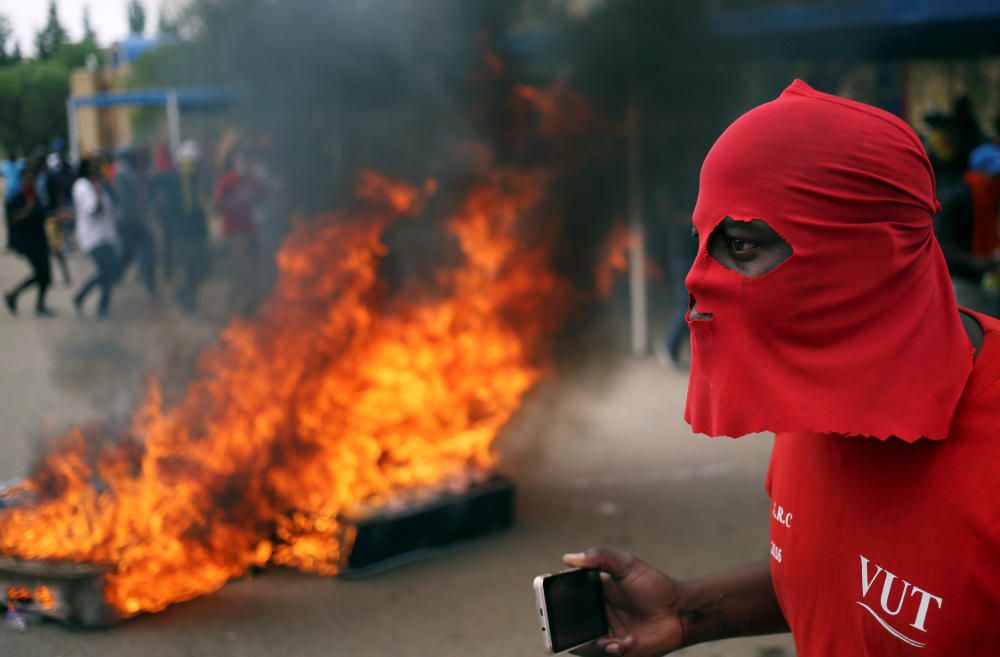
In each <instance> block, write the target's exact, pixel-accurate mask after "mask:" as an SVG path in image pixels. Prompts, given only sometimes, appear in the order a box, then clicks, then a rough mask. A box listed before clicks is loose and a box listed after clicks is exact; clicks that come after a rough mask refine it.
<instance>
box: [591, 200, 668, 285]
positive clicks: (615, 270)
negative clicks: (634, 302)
mask: <svg viewBox="0 0 1000 657" xmlns="http://www.w3.org/2000/svg"><path fill="white" fill-rule="evenodd" d="M634 239H635V236H634V235H633V234H632V231H630V230H629V229H628V228H627V227H626V226H625V222H623V221H621V220H620V219H619V220H618V221H616V222H615V224H614V225H613V226H612V227H611V231H610V232H608V235H607V237H606V238H605V239H604V244H602V245H601V251H600V259H599V261H598V263H597V270H596V273H595V286H596V287H597V294H598V295H599V296H600V297H602V298H606V297H608V296H610V295H611V288H612V286H613V284H614V281H615V276H616V275H617V274H620V273H621V272H624V271H626V270H628V264H629V261H628V259H629V250H630V249H631V248H632V242H633V241H634ZM644 257H645V269H646V278H648V279H651V280H661V279H662V278H663V269H662V268H661V267H660V266H659V265H657V264H656V263H655V262H653V260H652V259H650V257H649V256H648V255H647V256H644Z"/></svg>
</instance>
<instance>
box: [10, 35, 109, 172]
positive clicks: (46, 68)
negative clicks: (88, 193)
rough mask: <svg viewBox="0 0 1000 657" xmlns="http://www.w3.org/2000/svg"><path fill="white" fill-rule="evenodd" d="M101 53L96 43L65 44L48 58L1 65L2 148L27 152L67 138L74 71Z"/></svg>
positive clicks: (22, 60)
mask: <svg viewBox="0 0 1000 657" xmlns="http://www.w3.org/2000/svg"><path fill="white" fill-rule="evenodd" d="M91 54H94V55H97V54H99V50H98V48H97V46H96V45H95V44H93V43H63V44H62V45H61V46H60V47H59V48H58V49H57V50H56V51H54V52H53V53H51V54H50V55H49V56H48V57H47V58H46V59H21V60H19V61H16V62H11V63H9V64H8V65H6V66H2V67H0V147H3V148H5V149H13V150H16V151H20V152H23V153H26V152H29V151H30V150H31V149H32V148H34V147H35V146H39V145H44V144H48V143H49V141H50V140H51V139H52V138H53V137H56V136H62V137H66V98H67V97H68V96H69V76H70V71H71V70H72V69H74V68H77V67H79V66H82V65H83V64H84V63H85V62H86V60H87V58H88V57H89V56H90V55H91Z"/></svg>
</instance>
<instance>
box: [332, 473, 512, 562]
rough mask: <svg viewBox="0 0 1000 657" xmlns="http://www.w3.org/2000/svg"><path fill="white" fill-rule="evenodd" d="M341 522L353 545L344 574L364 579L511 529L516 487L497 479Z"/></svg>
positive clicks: (346, 539)
mask: <svg viewBox="0 0 1000 657" xmlns="http://www.w3.org/2000/svg"><path fill="white" fill-rule="evenodd" d="M342 522H343V527H344V529H343V537H342V544H343V545H345V546H349V548H350V549H349V550H347V551H345V555H346V557H345V559H344V560H343V561H342V563H341V571H340V574H341V576H342V577H349V578H350V577H364V576H366V575H371V574H375V573H379V572H382V571H384V570H387V569H389V568H392V567H394V566H397V565H401V564H404V563H409V562H411V561H416V560H419V559H424V558H429V557H433V556H435V555H437V554H440V553H441V552H442V551H444V550H447V549H448V548H450V547H453V546H455V545H457V544H460V543H462V542H464V541H467V540H469V539H473V538H477V537H480V536H486V535H488V534H492V533H495V532H498V531H502V530H504V529H508V528H509V527H510V526H511V524H512V523H513V522H514V486H513V485H512V484H511V483H510V481H509V480H507V479H505V478H502V477H494V478H492V479H489V480H487V481H485V482H483V483H480V484H474V485H473V486H472V487H471V488H469V490H467V491H465V492H463V493H449V494H445V495H443V496H441V497H438V498H436V499H435V500H432V501H430V502H428V503H425V504H419V505H411V506H407V507H406V508H404V509H402V510H393V511H382V512H378V513H375V514H372V515H368V516H365V517H363V518H342Z"/></svg>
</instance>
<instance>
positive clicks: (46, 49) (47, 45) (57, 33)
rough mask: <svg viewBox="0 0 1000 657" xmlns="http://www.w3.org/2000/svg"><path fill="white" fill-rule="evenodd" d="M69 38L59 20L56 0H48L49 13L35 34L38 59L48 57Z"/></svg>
mask: <svg viewBox="0 0 1000 657" xmlns="http://www.w3.org/2000/svg"><path fill="white" fill-rule="evenodd" d="M68 40H69V37H68V35H67V33H66V28H65V27H63V25H62V23H60V22H59V11H58V10H57V9H56V0H49V14H48V19H47V20H46V22H45V27H43V28H42V30H41V31H40V32H39V33H38V34H36V35H35V53H36V56H37V57H38V59H42V60H44V59H49V58H50V57H52V56H53V55H54V54H55V53H56V51H57V50H59V48H60V47H62V45H63V44H65V43H66V42H67V41H68Z"/></svg>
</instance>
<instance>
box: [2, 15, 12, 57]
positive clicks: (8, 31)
mask: <svg viewBox="0 0 1000 657" xmlns="http://www.w3.org/2000/svg"><path fill="white" fill-rule="evenodd" d="M13 35H14V28H12V27H11V25H10V19H9V18H7V17H6V16H3V15H0V66H6V65H7V64H10V63H11V60H12V59H13V54H12V53H9V52H7V50H8V49H9V47H10V45H11V44H10V42H11V38H12V37H13Z"/></svg>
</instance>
